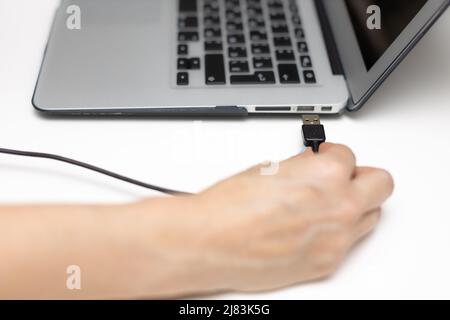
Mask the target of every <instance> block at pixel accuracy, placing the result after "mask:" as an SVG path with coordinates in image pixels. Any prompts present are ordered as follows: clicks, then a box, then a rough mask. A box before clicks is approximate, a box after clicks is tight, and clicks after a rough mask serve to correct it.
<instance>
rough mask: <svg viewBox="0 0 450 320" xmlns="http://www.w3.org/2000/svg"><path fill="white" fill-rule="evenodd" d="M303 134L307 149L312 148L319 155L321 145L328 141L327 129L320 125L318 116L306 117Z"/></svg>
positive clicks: (304, 118) (304, 117)
mask: <svg viewBox="0 0 450 320" xmlns="http://www.w3.org/2000/svg"><path fill="white" fill-rule="evenodd" d="M302 132H303V143H304V144H305V147H307V148H309V147H310V148H312V150H313V152H314V153H318V152H319V148H320V145H321V144H322V143H324V142H325V141H326V136H325V128H324V126H323V125H322V124H321V123H320V117H319V116H318V115H304V116H303V126H302Z"/></svg>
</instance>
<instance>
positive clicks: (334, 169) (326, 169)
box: [316, 159, 346, 177]
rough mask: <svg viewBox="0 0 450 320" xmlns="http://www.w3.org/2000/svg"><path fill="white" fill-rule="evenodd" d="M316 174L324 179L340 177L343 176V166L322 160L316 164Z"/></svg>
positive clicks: (336, 162)
mask: <svg viewBox="0 0 450 320" xmlns="http://www.w3.org/2000/svg"><path fill="white" fill-rule="evenodd" d="M316 169H317V172H318V173H319V174H321V175H322V176H325V177H340V176H342V175H344V174H345V172H346V170H345V169H346V168H345V164H344V163H342V162H339V161H335V160H331V159H323V160H321V161H318V163H317V168H316Z"/></svg>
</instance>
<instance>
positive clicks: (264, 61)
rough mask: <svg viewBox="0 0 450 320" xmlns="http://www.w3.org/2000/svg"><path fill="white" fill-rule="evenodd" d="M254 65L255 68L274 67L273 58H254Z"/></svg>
mask: <svg viewBox="0 0 450 320" xmlns="http://www.w3.org/2000/svg"><path fill="white" fill-rule="evenodd" d="M253 67H254V68H255V69H268V68H272V59H271V58H265V57H260V58H253Z"/></svg>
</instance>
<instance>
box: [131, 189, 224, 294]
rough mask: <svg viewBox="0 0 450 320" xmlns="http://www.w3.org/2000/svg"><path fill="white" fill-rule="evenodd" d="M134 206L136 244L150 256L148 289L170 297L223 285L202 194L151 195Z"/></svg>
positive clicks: (213, 289)
mask: <svg viewBox="0 0 450 320" xmlns="http://www.w3.org/2000/svg"><path fill="white" fill-rule="evenodd" d="M130 208H131V211H132V212H134V214H133V216H134V217H135V218H134V227H133V228H132V230H133V232H132V233H133V234H134V236H133V237H135V238H136V240H137V242H138V243H137V244H136V245H135V246H134V247H136V248H140V249H139V250H138V251H139V253H138V255H140V256H142V257H147V259H146V260H145V261H144V265H146V267H145V268H146V270H145V271H144V277H145V281H144V282H143V283H146V286H147V288H146V290H147V292H156V293H157V294H158V295H160V296H168V297H170V296H179V295H187V294H193V293H203V292H205V293H206V292H213V291H218V290H220V289H221V288H222V286H221V285H220V284H221V281H220V280H221V279H220V271H219V270H218V269H219V268H218V266H217V265H216V264H215V261H214V259H213V258H212V256H213V255H211V253H212V252H213V251H214V248H211V245H210V243H208V240H207V238H208V237H207V236H206V234H207V231H208V225H207V223H208V213H206V212H204V210H203V209H202V205H201V202H200V201H199V198H198V196H188V197H179V198H158V199H148V200H145V201H142V202H139V203H136V204H133V205H131V206H130Z"/></svg>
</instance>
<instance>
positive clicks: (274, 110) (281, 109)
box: [255, 106, 292, 112]
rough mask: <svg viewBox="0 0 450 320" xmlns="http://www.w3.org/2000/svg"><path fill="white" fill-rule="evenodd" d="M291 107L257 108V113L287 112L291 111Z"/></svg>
mask: <svg viewBox="0 0 450 320" xmlns="http://www.w3.org/2000/svg"><path fill="white" fill-rule="evenodd" d="M291 110H292V109H291V107H282V106H279V107H278V106H264V107H255V111H261V112H282V111H284V112H287V111H291Z"/></svg>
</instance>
